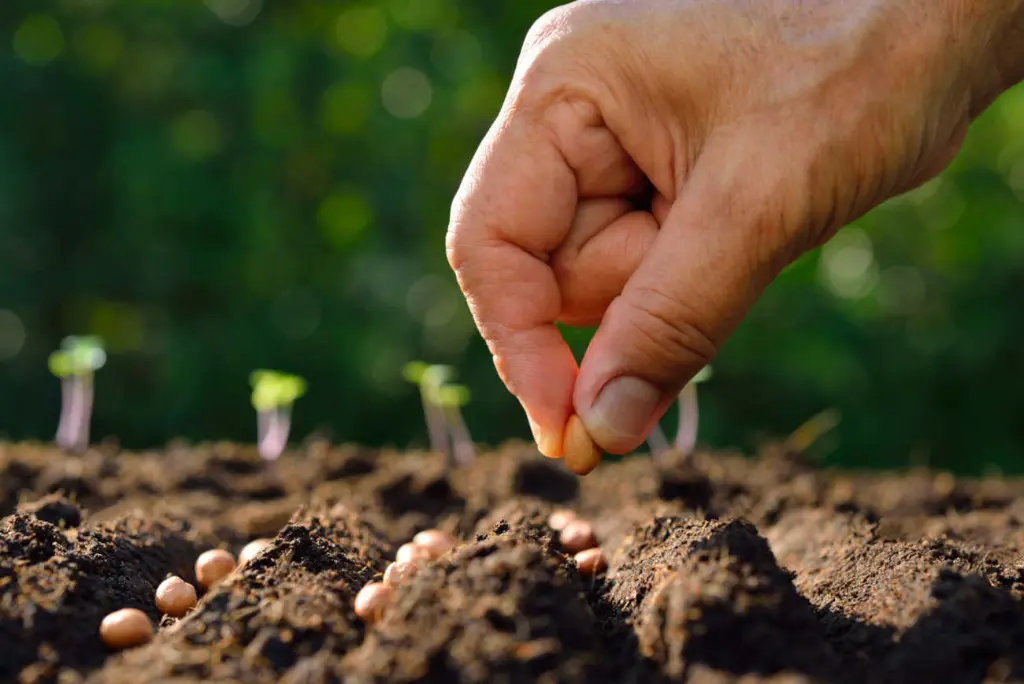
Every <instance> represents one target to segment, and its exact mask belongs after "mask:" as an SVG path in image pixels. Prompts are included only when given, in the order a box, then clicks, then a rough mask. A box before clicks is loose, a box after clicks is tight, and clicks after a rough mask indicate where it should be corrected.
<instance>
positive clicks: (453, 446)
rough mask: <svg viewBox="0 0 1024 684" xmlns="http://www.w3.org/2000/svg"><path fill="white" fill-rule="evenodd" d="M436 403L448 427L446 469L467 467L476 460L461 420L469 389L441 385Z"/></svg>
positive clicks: (467, 433) (471, 440)
mask: <svg viewBox="0 0 1024 684" xmlns="http://www.w3.org/2000/svg"><path fill="white" fill-rule="evenodd" d="M437 403H438V405H439V406H440V407H441V410H442V411H444V418H445V423H446V424H447V426H448V436H449V437H450V441H449V451H448V467H449V468H456V467H459V466H467V465H469V464H470V463H472V462H473V460H474V459H476V447H475V446H473V438H472V437H471V436H470V434H469V428H468V427H466V421H464V420H463V419H462V407H463V406H465V405H466V404H468V403H469V389H468V388H466V387H463V386H462V385H443V386H442V387H441V388H440V389H439V390H438V392H437Z"/></svg>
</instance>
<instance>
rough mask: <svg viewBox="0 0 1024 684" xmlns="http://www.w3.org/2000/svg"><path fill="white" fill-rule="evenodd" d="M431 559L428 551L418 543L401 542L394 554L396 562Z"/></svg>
mask: <svg viewBox="0 0 1024 684" xmlns="http://www.w3.org/2000/svg"><path fill="white" fill-rule="evenodd" d="M428 560H431V556H430V551H428V550H427V549H425V548H423V547H422V546H420V545H419V544H412V543H409V544H402V545H401V546H399V547H398V553H396V554H395V561H396V562H398V563H415V562H423V561H428Z"/></svg>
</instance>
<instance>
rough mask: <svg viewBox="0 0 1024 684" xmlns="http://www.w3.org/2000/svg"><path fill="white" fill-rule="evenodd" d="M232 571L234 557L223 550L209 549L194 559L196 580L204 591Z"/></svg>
mask: <svg viewBox="0 0 1024 684" xmlns="http://www.w3.org/2000/svg"><path fill="white" fill-rule="evenodd" d="M234 569H235V557H234V556H232V555H231V554H230V553H229V552H228V551H225V550H224V549H210V550H209V551H204V552H203V553H201V554H200V555H199V558H197V559H196V580H198V581H199V584H200V586H202V587H203V588H204V589H209V588H210V587H212V586H213V585H214V584H216V583H217V582H219V581H221V580H222V579H224V578H225V577H227V576H228V575H230V574H231V571H232V570H234Z"/></svg>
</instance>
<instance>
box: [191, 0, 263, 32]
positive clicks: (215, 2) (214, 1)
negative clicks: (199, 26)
mask: <svg viewBox="0 0 1024 684" xmlns="http://www.w3.org/2000/svg"><path fill="white" fill-rule="evenodd" d="M205 1H206V6H207V7H209V8H210V11H211V12H213V13H214V14H215V15H217V18H218V19H220V20H221V21H223V22H224V23H225V24H228V25H230V26H245V25H246V24H249V23H251V22H252V21H253V20H254V19H255V18H256V17H257V16H258V15H259V13H260V10H261V9H263V1H262V0H205Z"/></svg>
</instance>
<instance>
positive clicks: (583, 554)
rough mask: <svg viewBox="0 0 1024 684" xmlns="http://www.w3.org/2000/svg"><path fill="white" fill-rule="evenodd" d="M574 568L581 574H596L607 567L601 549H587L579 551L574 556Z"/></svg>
mask: <svg viewBox="0 0 1024 684" xmlns="http://www.w3.org/2000/svg"><path fill="white" fill-rule="evenodd" d="M575 560H576V569H577V570H579V571H580V574H581V575H596V574H597V573H599V572H604V571H605V570H606V569H607V568H608V562H607V561H606V560H605V559H604V554H603V553H601V549H587V550H585V551H580V552H579V553H577V554H576V556H575Z"/></svg>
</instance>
